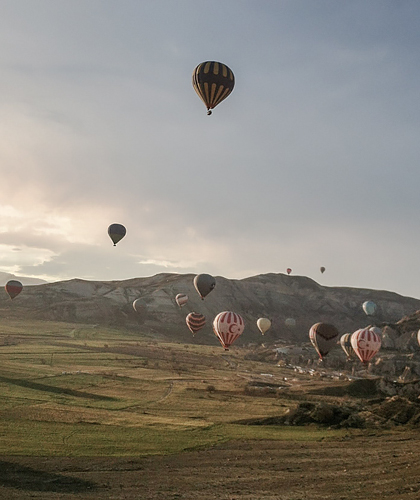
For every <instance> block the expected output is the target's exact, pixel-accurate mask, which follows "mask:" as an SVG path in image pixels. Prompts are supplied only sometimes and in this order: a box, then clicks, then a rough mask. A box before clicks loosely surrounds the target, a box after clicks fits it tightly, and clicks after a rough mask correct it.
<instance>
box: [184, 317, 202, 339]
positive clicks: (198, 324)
mask: <svg viewBox="0 0 420 500" xmlns="http://www.w3.org/2000/svg"><path fill="white" fill-rule="evenodd" d="M185 322H186V323H187V326H188V328H189V330H190V332H191V333H192V334H193V336H194V335H195V334H196V333H197V332H198V331H200V330H201V329H202V328H203V327H204V325H205V324H206V317H205V316H203V315H202V314H200V313H196V312H190V314H188V316H187V317H186V318H185Z"/></svg>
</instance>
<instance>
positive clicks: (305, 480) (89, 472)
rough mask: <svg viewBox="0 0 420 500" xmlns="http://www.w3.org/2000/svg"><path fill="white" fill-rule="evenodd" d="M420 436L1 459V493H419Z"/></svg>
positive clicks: (285, 496) (341, 497)
mask: <svg viewBox="0 0 420 500" xmlns="http://www.w3.org/2000/svg"><path fill="white" fill-rule="evenodd" d="M419 449H420V435H418V434H417V433H415V432H413V431H394V432H392V433H383V434H376V435H375V434H373V433H370V434H368V433H366V434H364V435H353V436H352V435H349V436H348V437H346V438H344V439H341V440H333V441H329V440H323V441H322V442H295V443H291V442H284V441H259V442H258V441H250V442H245V441H239V442H238V441H236V442H230V443H227V444H223V445H219V446H217V447H213V448H210V449H207V450H201V451H192V452H185V453H182V454H177V455H172V456H166V457H149V458H143V459H139V458H134V457H133V458H127V457H125V458H93V459H92V458H33V457H32V458H26V457H1V458H0V498H1V499H8V500H14V499H29V498H31V499H33V498H35V499H36V498H38V499H41V498H42V499H43V500H48V499H68V500H72V499H76V498H77V499H95V500H96V499H108V500H112V499H114V500H117V499H118V500H134V499H136V500H138V499H142V500H155V499H162V500H163V499H168V500H170V499H185V500H187V499H188V500H197V499H200V500H210V499H220V500H234V499H246V500H251V499H252V500H257V499H270V500H274V499H275V500H318V499H319V500H320V499H323V500H329V499H331V500H347V499H349V500H350V499H351V500H359V499H366V500H367V499H369V500H372V499H381V500H382V499H395V500H397V499H398V500H399V499H401V500H403V499H404V500H414V499H416V500H417V499H418V498H420V461H419Z"/></svg>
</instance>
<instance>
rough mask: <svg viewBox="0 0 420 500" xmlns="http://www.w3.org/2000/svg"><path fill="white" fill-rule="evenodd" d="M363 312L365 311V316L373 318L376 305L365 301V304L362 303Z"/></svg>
mask: <svg viewBox="0 0 420 500" xmlns="http://www.w3.org/2000/svg"><path fill="white" fill-rule="evenodd" d="M362 307H363V310H364V311H365V314H367V315H368V316H373V315H374V314H375V312H376V304H375V302H372V301H371V300H367V301H366V302H363V305H362Z"/></svg>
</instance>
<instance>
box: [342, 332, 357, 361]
mask: <svg viewBox="0 0 420 500" xmlns="http://www.w3.org/2000/svg"><path fill="white" fill-rule="evenodd" d="M352 335H353V334H352V333H345V334H344V335H342V336H341V337H340V345H341V348H342V349H343V351H344V352H345V353H346V356H347V359H352V358H354V357H355V356H356V353H355V352H354V349H353V347H352V345H351V336H352Z"/></svg>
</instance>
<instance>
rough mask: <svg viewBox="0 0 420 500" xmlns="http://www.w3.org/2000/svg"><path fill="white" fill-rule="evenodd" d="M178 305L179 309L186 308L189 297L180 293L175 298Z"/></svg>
mask: <svg viewBox="0 0 420 500" xmlns="http://www.w3.org/2000/svg"><path fill="white" fill-rule="evenodd" d="M175 301H176V303H177V304H178V305H179V307H182V306H185V304H186V303H187V302H188V295H186V294H185V293H178V295H177V296H176V297H175Z"/></svg>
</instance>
